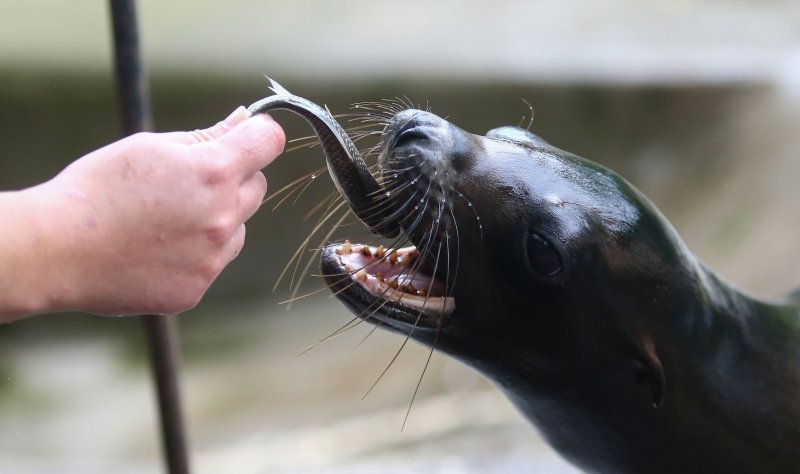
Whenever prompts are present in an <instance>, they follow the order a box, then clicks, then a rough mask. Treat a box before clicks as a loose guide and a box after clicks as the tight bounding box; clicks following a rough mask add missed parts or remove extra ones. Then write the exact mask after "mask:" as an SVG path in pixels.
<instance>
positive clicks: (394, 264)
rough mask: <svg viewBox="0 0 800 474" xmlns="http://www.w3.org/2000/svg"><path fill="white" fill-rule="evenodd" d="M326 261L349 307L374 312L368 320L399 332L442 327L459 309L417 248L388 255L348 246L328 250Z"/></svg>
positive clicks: (327, 271) (327, 270) (326, 269)
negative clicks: (421, 261)
mask: <svg viewBox="0 0 800 474" xmlns="http://www.w3.org/2000/svg"><path fill="white" fill-rule="evenodd" d="M322 262H323V264H322V265H323V272H324V273H325V274H326V278H327V279H328V283H329V286H330V287H331V289H332V290H333V291H334V292H335V293H337V296H339V297H340V298H341V299H343V300H344V301H345V302H346V304H348V306H350V307H351V308H353V309H354V310H358V311H359V312H364V311H365V310H368V309H370V308H372V309H374V311H370V312H368V313H365V315H364V317H365V318H375V321H376V322H377V321H381V322H383V323H386V324H389V325H390V326H394V327H396V328H397V329H398V330H406V331H408V330H413V329H414V328H417V329H424V330H435V329H438V328H441V327H442V326H443V324H444V322H445V320H446V318H447V317H448V316H449V315H450V314H452V312H453V310H454V308H455V302H454V299H453V298H452V297H448V296H447V295H446V286H445V283H444V282H443V281H441V280H439V279H437V278H436V277H434V276H432V275H431V274H430V273H428V272H427V271H426V268H424V267H427V265H424V264H420V253H419V251H417V249H416V247H405V248H401V249H397V250H388V251H387V250H386V249H384V248H383V247H382V246H379V247H372V246H369V245H353V244H350V243H349V242H345V243H343V244H336V245H331V246H328V247H326V249H325V250H324V252H323V255H322ZM415 262H416V265H415ZM428 271H430V269H428ZM337 276H338V277H337ZM354 283H355V284H354Z"/></svg>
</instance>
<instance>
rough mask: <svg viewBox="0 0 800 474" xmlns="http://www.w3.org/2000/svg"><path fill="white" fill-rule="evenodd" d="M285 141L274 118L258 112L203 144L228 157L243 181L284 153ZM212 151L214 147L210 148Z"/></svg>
mask: <svg viewBox="0 0 800 474" xmlns="http://www.w3.org/2000/svg"><path fill="white" fill-rule="evenodd" d="M285 144H286V137H285V135H284V133H283V129H282V128H281V127H280V125H278V124H277V123H276V122H275V121H274V120H273V119H272V117H270V116H269V115H266V114H256V115H254V116H253V117H251V118H249V119H248V120H245V121H244V122H241V123H239V124H238V125H237V126H236V127H234V128H233V129H232V130H230V131H229V132H228V133H226V134H225V135H223V136H221V137H220V138H219V139H217V140H215V141H214V142H211V143H208V144H204V145H207V146H208V148H209V149H213V150H214V151H213V153H215V154H218V158H221V157H225V158H227V159H229V160H232V163H230V164H231V165H232V166H233V169H234V170H235V172H236V173H238V175H239V178H240V180H241V181H242V182H243V181H245V180H247V179H249V178H250V177H251V176H252V175H253V174H254V173H256V172H257V171H259V170H261V169H263V168H264V167H265V166H267V165H269V164H270V163H272V161H273V160H274V159H275V158H276V157H277V156H278V155H280V154H281V152H282V151H283V147H284V145H285ZM209 151H211V150H209Z"/></svg>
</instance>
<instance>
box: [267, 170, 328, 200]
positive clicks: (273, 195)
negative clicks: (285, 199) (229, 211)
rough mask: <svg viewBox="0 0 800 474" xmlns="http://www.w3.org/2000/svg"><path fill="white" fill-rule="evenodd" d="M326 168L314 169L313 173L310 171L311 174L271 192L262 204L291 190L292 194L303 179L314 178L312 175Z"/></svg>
mask: <svg viewBox="0 0 800 474" xmlns="http://www.w3.org/2000/svg"><path fill="white" fill-rule="evenodd" d="M324 170H326V168H319V169H318V170H316V171H312V172H311V173H309V174H307V175H305V176H302V177H300V178H297V179H296V180H294V181H292V182H291V183H289V184H287V185H285V186H283V187H282V188H281V189H279V190H277V191H275V192H273V193H271V194H270V195H269V196H267V197H265V198H264V199H263V200H262V201H261V205H262V206H263V205H264V204H266V203H268V202H270V201H272V200H273V199H275V198H276V197H278V196H280V195H281V194H283V193H286V192H289V193H290V194H291V192H292V190H293V189H294V188H295V186H297V187H298V188H299V186H300V183H302V182H303V181H305V180H307V179H313V178H311V176H312V175H318V174H319V173H322V172H323V171H324Z"/></svg>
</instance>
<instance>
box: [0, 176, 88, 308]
mask: <svg viewBox="0 0 800 474" xmlns="http://www.w3.org/2000/svg"><path fill="white" fill-rule="evenodd" d="M51 183H52V182H48V183H44V184H41V185H39V186H35V187H32V188H28V189H25V190H21V191H11V192H4V193H0V215H3V216H4V220H5V222H4V223H2V224H0V229H6V230H7V231H6V232H3V235H4V237H2V247H0V265H2V268H0V298H2V301H0V321H12V320H14V319H19V318H21V317H24V316H28V315H32V314H38V313H46V312H53V311H60V310H67V309H75V308H77V307H78V305H77V304H76V303H77V302H78V301H79V300H80V297H79V296H78V295H79V291H78V290H79V286H78V284H79V280H78V279H77V278H75V276H76V275H75V274H74V265H75V263H76V262H77V261H80V260H81V256H80V255H81V252H80V250H79V248H78V247H77V246H76V245H75V242H76V235H75V231H74V229H73V228H72V227H74V226H73V225H70V223H71V222H74V221H75V217H76V216H75V212H74V209H72V208H71V206H70V205H69V203H68V202H66V201H65V199H64V197H63V196H60V194H63V193H59V192H58V190H57V189H54V188H57V187H56V186H53V185H52V184H51Z"/></svg>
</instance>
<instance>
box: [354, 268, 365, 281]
mask: <svg viewBox="0 0 800 474" xmlns="http://www.w3.org/2000/svg"><path fill="white" fill-rule="evenodd" d="M356 278H357V279H359V280H361V281H366V280H367V271H366V270H364V269H363V268H362V269H361V270H359V271H358V272H357V273H356Z"/></svg>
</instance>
